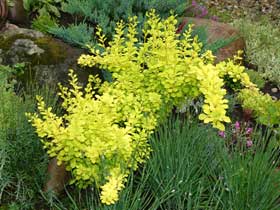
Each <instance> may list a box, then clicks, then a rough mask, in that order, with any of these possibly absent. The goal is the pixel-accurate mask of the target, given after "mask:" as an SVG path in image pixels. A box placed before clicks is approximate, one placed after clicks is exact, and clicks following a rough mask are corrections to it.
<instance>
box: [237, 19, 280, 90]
mask: <svg viewBox="0 0 280 210" xmlns="http://www.w3.org/2000/svg"><path fill="white" fill-rule="evenodd" d="M232 24H233V26H235V27H236V28H238V30H240V32H241V34H242V36H243V37H244V38H245V40H246V56H247V58H248V61H249V62H250V63H252V64H254V65H256V66H257V67H258V71H259V72H260V73H261V74H262V75H263V77H265V78H268V79H269V80H271V81H274V82H276V83H277V84H278V85H279V84H280V71H279V69H280V30H279V27H275V26H274V25H273V24H271V23H270V22H269V21H268V20H267V19H263V20H262V21H258V22H256V21H251V20H250V19H248V18H246V19H245V18H244V19H237V20H234V21H233V23H232Z"/></svg>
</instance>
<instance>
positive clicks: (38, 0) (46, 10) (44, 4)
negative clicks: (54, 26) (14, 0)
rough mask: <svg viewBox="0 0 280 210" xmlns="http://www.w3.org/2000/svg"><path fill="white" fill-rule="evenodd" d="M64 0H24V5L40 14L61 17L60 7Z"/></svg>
mask: <svg viewBox="0 0 280 210" xmlns="http://www.w3.org/2000/svg"><path fill="white" fill-rule="evenodd" d="M63 2H64V0H23V7H24V9H25V10H27V11H28V12H36V13H37V14H39V15H50V16H54V17H60V7H61V3H63Z"/></svg>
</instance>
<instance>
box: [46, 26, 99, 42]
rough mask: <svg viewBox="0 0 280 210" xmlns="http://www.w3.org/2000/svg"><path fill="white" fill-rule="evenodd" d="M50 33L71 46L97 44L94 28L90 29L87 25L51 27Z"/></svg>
mask: <svg viewBox="0 0 280 210" xmlns="http://www.w3.org/2000/svg"><path fill="white" fill-rule="evenodd" d="M48 32H49V33H51V34H53V35H55V36H56V37H58V38H60V39H62V40H64V41H66V42H68V43H70V44H74V45H78V46H80V47H86V46H88V45H90V46H92V45H94V44H95V41H94V39H93V37H94V33H93V28H92V27H89V26H88V25H87V24H86V23H79V24H71V25H70V26H68V27H58V26H56V27H50V28H49V29H48Z"/></svg>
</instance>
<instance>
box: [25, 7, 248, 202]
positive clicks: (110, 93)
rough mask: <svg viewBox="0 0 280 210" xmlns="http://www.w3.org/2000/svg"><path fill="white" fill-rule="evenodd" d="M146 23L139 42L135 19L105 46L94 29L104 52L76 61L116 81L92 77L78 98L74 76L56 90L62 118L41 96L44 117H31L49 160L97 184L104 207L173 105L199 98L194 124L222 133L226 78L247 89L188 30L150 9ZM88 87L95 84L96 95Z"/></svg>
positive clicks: (239, 72) (238, 73)
mask: <svg viewBox="0 0 280 210" xmlns="http://www.w3.org/2000/svg"><path fill="white" fill-rule="evenodd" d="M147 17H148V20H147V22H146V23H145V27H144V29H143V37H144V39H143V41H140V40H138V39H137V36H136V34H137V31H136V26H137V22H136V18H135V17H133V18H131V19H130V22H129V23H128V24H127V25H126V24H125V23H124V22H122V21H121V22H119V23H118V24H117V27H116V33H115V35H114V37H113V40H112V41H111V42H109V45H108V46H105V44H104V43H105V40H106V38H105V37H104V36H103V35H102V31H101V29H100V28H98V30H97V31H98V32H97V34H98V36H99V39H100V45H99V47H103V48H104V50H97V49H91V52H92V55H82V56H81V57H80V58H79V60H78V63H79V64H80V65H82V66H88V67H92V66H96V65H97V66H100V67H101V68H103V69H107V70H108V71H110V72H111V73H112V78H113V82H111V83H108V82H105V83H103V84H100V81H98V79H97V78H94V77H90V78H89V84H88V85H87V87H86V89H85V93H83V92H82V89H81V87H79V86H78V85H77V78H76V76H75V75H74V74H73V72H72V71H71V72H70V77H71V85H72V88H71V89H68V88H65V87H61V97H62V99H63V104H62V105H63V107H64V109H65V110H66V113H67V114H65V115H64V116H62V117H58V116H56V115H55V114H53V113H52V112H51V109H49V108H46V107H45V105H44V102H43V100H42V99H41V98H38V99H39V102H38V107H39V112H40V115H41V116H38V115H37V114H29V118H30V120H31V121H32V123H33V125H34V127H36V129H37V133H38V134H39V136H40V137H41V138H44V137H46V138H45V139H47V138H48V139H52V140H51V141H48V140H45V141H44V143H45V147H46V148H47V149H48V153H49V155H50V156H56V157H57V159H58V161H59V162H64V163H65V164H66V166H67V169H68V170H71V171H72V173H73V175H74V180H73V182H75V183H76V184H77V185H78V186H79V187H86V186H88V185H89V184H92V183H96V185H97V187H100V188H101V201H102V202H103V203H105V204H112V203H115V202H116V201H117V200H118V194H119V191H120V190H121V189H122V188H123V187H124V183H125V181H126V177H127V175H128V173H129V171H130V170H131V169H137V166H138V165H139V163H142V162H144V161H145V160H146V159H147V158H148V157H149V154H150V151H151V149H150V147H149V144H148V142H147V139H148V137H149V136H150V135H151V133H152V132H153V131H154V130H155V129H156V127H157V126H158V125H159V123H160V122H162V121H163V120H164V119H166V117H167V116H168V115H169V113H170V112H171V110H172V108H173V107H174V106H178V105H180V104H182V103H183V102H185V101H186V99H188V98H195V97H197V96H199V95H203V96H204V98H205V100H204V103H205V104H204V106H203V113H202V114H201V115H200V116H199V118H200V119H201V120H203V121H204V122H205V123H212V125H213V126H214V127H216V128H218V129H220V130H224V123H225V122H229V121H230V119H229V118H228V117H227V116H226V109H227V100H225V99H224V96H225V94H226V90H225V89H223V85H224V82H223V79H222V78H223V76H224V75H225V74H229V75H230V76H232V77H236V78H239V77H240V78H241V79H242V78H245V80H244V81H245V82H244V84H245V85H250V82H249V80H248V81H247V79H248V78H247V77H246V75H243V68H242V67H240V66H239V65H234V64H233V63H232V62H223V63H221V64H218V65H217V66H215V65H214V64H213V63H212V62H213V58H214V57H213V55H212V53H211V52H210V51H207V52H205V53H204V54H202V53H201V47H202V46H201V43H199V42H198V39H197V37H195V38H191V27H190V28H189V30H187V31H186V32H185V33H184V39H179V35H178V34H177V33H176V30H177V27H176V24H177V20H176V18H175V16H173V15H171V16H170V17H169V18H167V19H166V20H161V19H160V18H159V17H158V16H157V15H156V14H155V11H151V12H149V13H148V14H147ZM125 28H127V30H125ZM93 82H94V83H98V87H99V92H96V88H95V87H93V86H92V83H93Z"/></svg>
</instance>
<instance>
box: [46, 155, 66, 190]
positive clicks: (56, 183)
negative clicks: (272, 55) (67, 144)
mask: <svg viewBox="0 0 280 210" xmlns="http://www.w3.org/2000/svg"><path fill="white" fill-rule="evenodd" d="M68 179H69V172H67V171H66V167H65V165H64V164H61V165H58V164H57V159H56V158H53V159H51V160H50V162H49V165H48V181H47V183H46V185H45V186H44V192H50V191H51V192H53V193H55V194H59V193H60V192H61V191H62V190H63V189H64V185H65V184H67V181H68Z"/></svg>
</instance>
